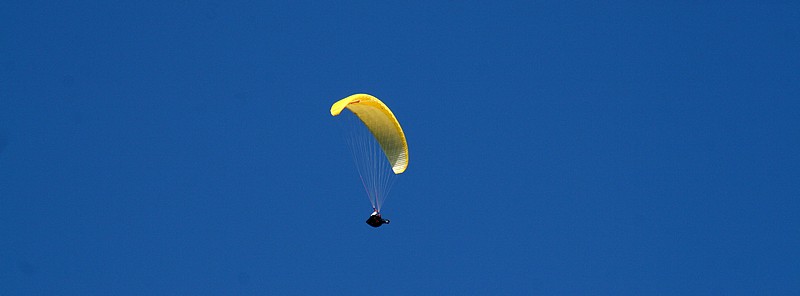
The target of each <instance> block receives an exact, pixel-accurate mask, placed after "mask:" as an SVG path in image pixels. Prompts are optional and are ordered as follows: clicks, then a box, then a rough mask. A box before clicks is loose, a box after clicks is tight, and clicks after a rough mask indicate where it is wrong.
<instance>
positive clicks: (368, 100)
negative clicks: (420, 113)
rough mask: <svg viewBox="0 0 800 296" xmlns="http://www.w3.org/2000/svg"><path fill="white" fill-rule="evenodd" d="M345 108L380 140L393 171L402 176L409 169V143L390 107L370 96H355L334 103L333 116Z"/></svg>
mask: <svg viewBox="0 0 800 296" xmlns="http://www.w3.org/2000/svg"><path fill="white" fill-rule="evenodd" d="M344 108H347V109H349V110H350V111H351V112H353V114H355V115H356V116H358V118H359V119H361V122H363V123H364V125H366V126H367V128H368V129H369V131H370V133H372V135H373V136H374V137H375V139H376V140H378V143H379V144H380V145H381V149H382V150H383V153H384V154H386V159H388V160H389V164H391V165H392V171H394V173H395V174H400V173H402V172H404V171H405V170H406V168H407V167H408V143H406V136H405V134H404V133H403V128H401V127H400V123H399V122H397V118H395V117H394V114H393V113H392V110H389V107H386V105H385V104H384V103H383V102H381V101H380V100H378V98H376V97H373V96H371V95H368V94H355V95H352V96H349V97H346V98H344V99H341V100H339V101H338V102H336V103H333V106H331V115H333V116H337V115H339V114H340V113H341V112H342V110H344Z"/></svg>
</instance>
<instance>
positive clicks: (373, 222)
mask: <svg viewBox="0 0 800 296" xmlns="http://www.w3.org/2000/svg"><path fill="white" fill-rule="evenodd" d="M367 224H369V226H372V227H376V228H377V227H381V225H383V224H389V220H386V219H383V217H381V213H378V210H373V211H372V214H370V215H369V218H367Z"/></svg>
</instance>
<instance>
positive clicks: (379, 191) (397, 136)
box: [331, 94, 408, 227]
mask: <svg viewBox="0 0 800 296" xmlns="http://www.w3.org/2000/svg"><path fill="white" fill-rule="evenodd" d="M345 109H347V110H349V111H350V112H347V113H350V114H342V111H344V110H345ZM340 114H342V115H343V116H342V117H345V118H346V119H345V120H344V121H345V133H346V139H347V143H348V146H349V147H350V151H351V152H352V156H353V160H354V162H355V165H356V169H357V171H358V174H359V178H360V179H361V184H362V185H363V186H364V190H365V191H366V193H367V197H369V200H370V203H372V209H373V212H372V215H370V217H369V219H367V224H369V225H370V226H372V227H380V226H381V225H383V224H389V220H386V219H383V218H382V217H381V214H380V211H381V206H383V203H384V201H386V197H387V196H388V194H389V191H390V190H391V188H392V185H393V184H394V182H395V176H396V175H399V174H402V173H403V172H405V170H406V168H408V143H407V142H406V136H405V134H404V133H403V129H402V128H401V127H400V122H398V121H397V118H396V117H395V116H394V114H393V113H392V111H391V110H390V109H389V107H387V106H386V104H384V103H383V102H381V101H380V100H378V98H376V97H374V96H371V95H368V94H354V95H352V96H349V97H346V98H344V99H341V100H339V101H337V102H336V103H334V104H333V106H331V115H332V116H339V115H340Z"/></svg>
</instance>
